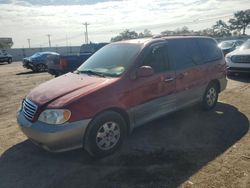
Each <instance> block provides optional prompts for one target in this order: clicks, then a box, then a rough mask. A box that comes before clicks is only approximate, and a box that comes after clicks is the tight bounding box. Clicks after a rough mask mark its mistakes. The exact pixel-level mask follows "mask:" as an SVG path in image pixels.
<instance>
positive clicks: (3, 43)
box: [0, 38, 14, 49]
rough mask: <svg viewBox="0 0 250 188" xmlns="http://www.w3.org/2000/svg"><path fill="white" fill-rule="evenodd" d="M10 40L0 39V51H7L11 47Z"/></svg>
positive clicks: (11, 42)
mask: <svg viewBox="0 0 250 188" xmlns="http://www.w3.org/2000/svg"><path fill="white" fill-rule="evenodd" d="M13 44H14V43H13V41H12V38H0V49H8V48H11V47H12V46H13Z"/></svg>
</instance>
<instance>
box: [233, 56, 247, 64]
mask: <svg viewBox="0 0 250 188" xmlns="http://www.w3.org/2000/svg"><path fill="white" fill-rule="evenodd" d="M231 60H232V62H234V63H250V55H234V56H232V57H231Z"/></svg>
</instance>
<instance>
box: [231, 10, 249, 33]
mask: <svg viewBox="0 0 250 188" xmlns="http://www.w3.org/2000/svg"><path fill="white" fill-rule="evenodd" d="M229 23H230V28H231V30H237V31H239V32H241V31H243V32H242V34H243V35H245V34H246V28H248V26H249V24H250V9H248V10H245V11H243V10H242V11H238V12H236V13H235V14H234V18H232V19H230V20H229Z"/></svg>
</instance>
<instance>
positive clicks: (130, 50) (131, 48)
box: [77, 43, 141, 77]
mask: <svg viewBox="0 0 250 188" xmlns="http://www.w3.org/2000/svg"><path fill="white" fill-rule="evenodd" d="M140 49H141V45H139V44H125V43H122V44H110V45H107V46H105V47H103V48H102V49H100V50H99V51H97V52H96V53H95V54H94V55H93V56H91V57H90V58H89V59H88V60H87V61H85V62H84V63H83V64H82V65H81V66H80V67H79V68H78V69H77V70H78V71H79V72H90V71H91V72H96V73H101V74H102V75H104V76H114V77H118V76H120V75H121V74H122V73H123V72H124V71H126V70H127V69H128V67H129V66H130V64H131V63H132V62H133V61H134V60H135V58H136V56H137V54H138V53H139V52H140Z"/></svg>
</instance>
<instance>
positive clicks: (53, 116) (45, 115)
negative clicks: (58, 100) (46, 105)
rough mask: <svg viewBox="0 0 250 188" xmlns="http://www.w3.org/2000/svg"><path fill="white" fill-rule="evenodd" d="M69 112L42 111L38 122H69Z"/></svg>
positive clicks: (58, 110)
mask: <svg viewBox="0 0 250 188" xmlns="http://www.w3.org/2000/svg"><path fill="white" fill-rule="evenodd" d="M70 116H71V112H70V111H69V110H66V109H48V110H44V111H43V112H42V113H41V114H40V116H39V118H38V120H39V121H42V122H44V123H48V124H63V123H65V122H66V121H68V120H69V118H70Z"/></svg>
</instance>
